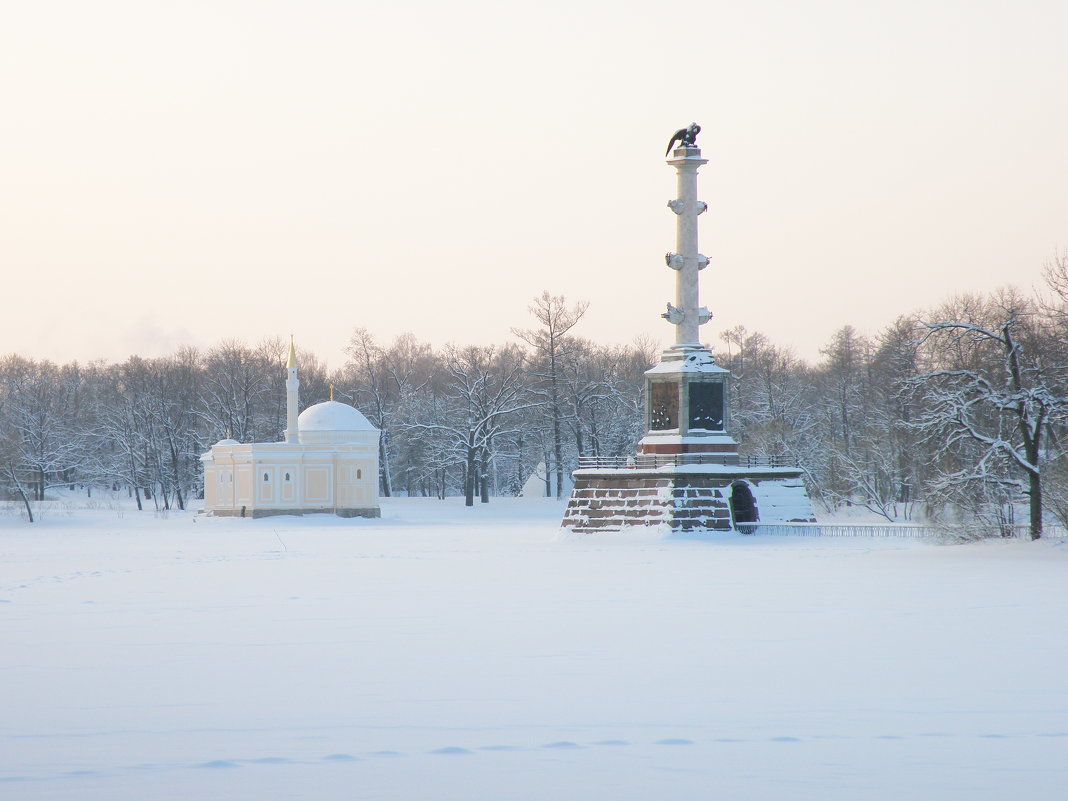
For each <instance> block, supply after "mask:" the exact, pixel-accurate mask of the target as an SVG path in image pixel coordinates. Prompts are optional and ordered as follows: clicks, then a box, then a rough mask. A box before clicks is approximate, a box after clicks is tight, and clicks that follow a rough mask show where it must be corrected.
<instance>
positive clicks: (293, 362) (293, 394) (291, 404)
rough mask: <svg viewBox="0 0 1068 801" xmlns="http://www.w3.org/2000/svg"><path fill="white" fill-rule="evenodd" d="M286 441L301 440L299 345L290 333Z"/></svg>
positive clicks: (287, 365) (287, 362) (287, 364)
mask: <svg viewBox="0 0 1068 801" xmlns="http://www.w3.org/2000/svg"><path fill="white" fill-rule="evenodd" d="M286 373H287V376H286V433H285V441H286V442H294V443H296V442H299V441H300V431H299V430H298V425H297V409H298V407H299V401H300V379H298V378H297V347H296V345H295V344H294V342H293V335H292V334H290V335H289V358H288V359H287V360H286Z"/></svg>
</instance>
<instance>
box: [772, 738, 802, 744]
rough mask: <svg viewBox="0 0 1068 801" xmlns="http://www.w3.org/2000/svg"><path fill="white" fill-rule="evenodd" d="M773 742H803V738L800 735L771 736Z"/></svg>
mask: <svg viewBox="0 0 1068 801" xmlns="http://www.w3.org/2000/svg"><path fill="white" fill-rule="evenodd" d="M771 742H773V743H799V742H801V738H800V737H772V738H771Z"/></svg>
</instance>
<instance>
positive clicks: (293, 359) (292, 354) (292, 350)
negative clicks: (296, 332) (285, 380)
mask: <svg viewBox="0 0 1068 801" xmlns="http://www.w3.org/2000/svg"><path fill="white" fill-rule="evenodd" d="M296 366H297V349H296V347H295V346H294V345H293V335H292V334H290V335H289V359H288V360H287V361H286V369H287V370H292V369H293V368H294V367H296Z"/></svg>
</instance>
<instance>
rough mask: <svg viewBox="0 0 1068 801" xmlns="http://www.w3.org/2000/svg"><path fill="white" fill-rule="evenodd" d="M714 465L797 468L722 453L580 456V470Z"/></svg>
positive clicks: (788, 461) (777, 460) (774, 459)
mask: <svg viewBox="0 0 1068 801" xmlns="http://www.w3.org/2000/svg"><path fill="white" fill-rule="evenodd" d="M694 464H711V465H732V466H735V467H746V468H761V467H797V466H798V462H797V459H794V458H793V457H787V456H738V455H737V454H729V455H728V454H722V453H643V454H638V455H636V456H580V457H579V460H578V466H579V470H588V469H601V470H652V469H655V468H657V467H678V466H680V465H694Z"/></svg>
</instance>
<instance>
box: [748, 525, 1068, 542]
mask: <svg viewBox="0 0 1068 801" xmlns="http://www.w3.org/2000/svg"><path fill="white" fill-rule="evenodd" d="M734 528H735V529H736V530H737V531H738V532H739V533H740V534H747V535H752V534H758V535H759V534H763V535H765V536H772V537H908V538H913V539H916V538H919V539H928V538H930V539H944V538H950V539H952V538H954V537H955V536H956V532H955V531H954V529H953V528H952V527H947V526H922V525H913V524H907V523H886V524H884V525H880V524H877V523H876V524H867V525H866V524H855V525H853V524H838V523H832V524H826V523H735V525H734ZM1003 536H1006V537H1017V538H1019V539H1024V540H1025V539H1028V538H1029V537H1030V536H1031V528H1030V526H1028V525H1026V524H1024V525H1013V526H1009V527H1008V528H1007V529H1006V531H1005V533H1004V535H1003ZM1042 536H1043V537H1045V538H1046V539H1068V530H1066V529H1065V528H1064V526H1060V525H1055V524H1049V523H1047V524H1046V525H1044V526H1043V527H1042Z"/></svg>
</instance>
